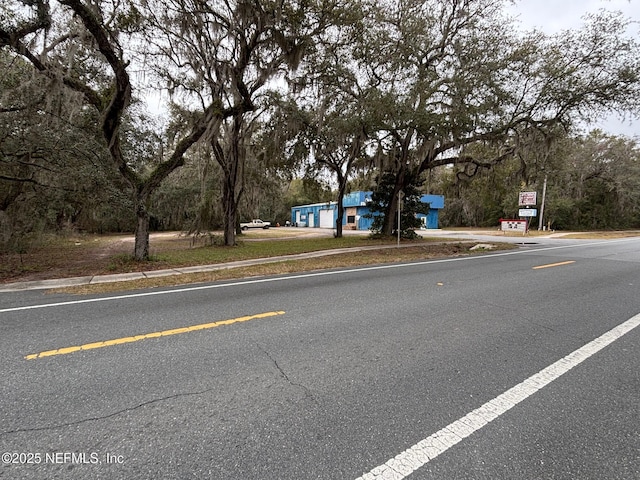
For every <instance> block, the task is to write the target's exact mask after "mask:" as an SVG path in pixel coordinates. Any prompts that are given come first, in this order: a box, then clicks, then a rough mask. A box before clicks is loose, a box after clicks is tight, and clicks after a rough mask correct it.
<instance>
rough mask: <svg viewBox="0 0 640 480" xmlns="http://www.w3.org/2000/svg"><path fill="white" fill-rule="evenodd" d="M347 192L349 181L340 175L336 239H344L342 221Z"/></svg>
mask: <svg viewBox="0 0 640 480" xmlns="http://www.w3.org/2000/svg"><path fill="white" fill-rule="evenodd" d="M346 190H347V179H346V178H345V177H343V176H342V175H340V174H338V205H337V208H338V216H337V217H336V238H342V221H343V220H344V206H343V204H344V193H345V191H346Z"/></svg>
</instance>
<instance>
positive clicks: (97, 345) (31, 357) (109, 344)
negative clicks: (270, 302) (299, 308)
mask: <svg viewBox="0 0 640 480" xmlns="http://www.w3.org/2000/svg"><path fill="white" fill-rule="evenodd" d="M284 313H285V312H282V311H279V312H266V313H259V314H256V315H247V316H245V317H238V318H230V319H229V320H220V321H218V322H212V323H202V324H200V325H192V326H190V327H181V328H174V329H171V330H163V331H161V332H151V333H145V334H143V335H136V336H133V337H123V338H116V339H113V340H105V341H104V342H94V343H86V344H84V345H77V346H74V347H65V348H58V349H57V350H47V351H46V352H40V353H34V354H32V355H27V356H26V357H24V358H25V360H35V359H36V358H43V357H52V356H54V355H66V354H68V353H74V352H79V351H81V350H91V349H94V348H102V347H112V346H114V345H122V344H125V343H132V342H139V341H140V340H148V339H150V338H159V337H168V336H169V335H179V334H181V333H188V332H195V331H197V330H207V329H209V328H216V327H221V326H223V325H232V324H234V323H240V322H247V321H249V320H257V319H260V318H268V317H275V316H276V315H284Z"/></svg>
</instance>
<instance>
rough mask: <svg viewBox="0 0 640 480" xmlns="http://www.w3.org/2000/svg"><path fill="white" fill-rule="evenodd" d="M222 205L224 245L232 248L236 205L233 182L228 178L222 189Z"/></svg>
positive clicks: (234, 238) (235, 223)
mask: <svg viewBox="0 0 640 480" xmlns="http://www.w3.org/2000/svg"><path fill="white" fill-rule="evenodd" d="M222 204H223V206H224V244H225V245H226V246H229V247H232V246H234V245H235V244H236V228H237V223H238V204H237V202H236V195H235V182H234V181H232V179H230V178H227V179H225V181H224V185H223V187H222Z"/></svg>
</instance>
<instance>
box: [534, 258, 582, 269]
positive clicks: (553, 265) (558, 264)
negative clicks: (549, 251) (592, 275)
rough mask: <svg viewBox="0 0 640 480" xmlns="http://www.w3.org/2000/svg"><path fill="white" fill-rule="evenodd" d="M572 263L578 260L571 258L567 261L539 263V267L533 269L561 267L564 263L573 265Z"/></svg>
mask: <svg viewBox="0 0 640 480" xmlns="http://www.w3.org/2000/svg"><path fill="white" fill-rule="evenodd" d="M572 263H576V261H575V260H569V261H567V262H559V263H549V264H547V265H538V266H537V267H533V269H534V270H540V269H541V268H551V267H561V266H562V265H571V264H572Z"/></svg>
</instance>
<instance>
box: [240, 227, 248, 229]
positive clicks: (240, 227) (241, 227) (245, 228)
mask: <svg viewBox="0 0 640 480" xmlns="http://www.w3.org/2000/svg"><path fill="white" fill-rule="evenodd" d="M248 228H249V227H240V230H247V229H248Z"/></svg>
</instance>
